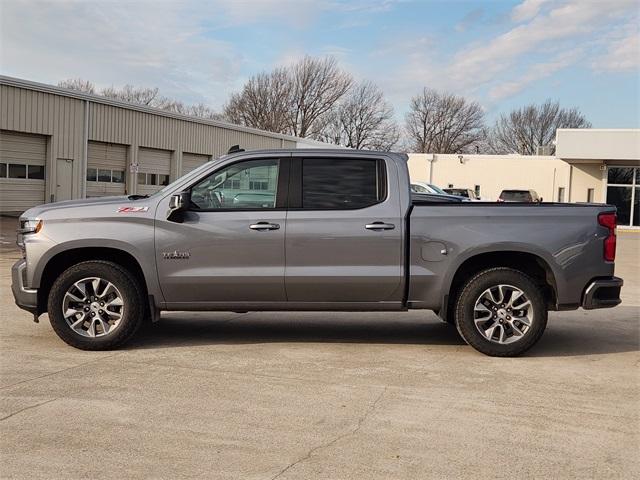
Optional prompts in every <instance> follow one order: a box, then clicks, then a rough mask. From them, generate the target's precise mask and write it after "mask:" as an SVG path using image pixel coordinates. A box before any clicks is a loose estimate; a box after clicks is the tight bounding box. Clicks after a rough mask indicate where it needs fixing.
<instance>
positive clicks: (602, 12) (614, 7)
mask: <svg viewBox="0 0 640 480" xmlns="http://www.w3.org/2000/svg"><path fill="white" fill-rule="evenodd" d="M636 6H637V3H636V2H635V0H623V1H618V2H614V3H609V2H584V1H581V0H572V1H568V2H566V3H563V4H561V5H558V6H556V7H555V8H553V9H551V10H550V11H549V12H548V13H545V14H540V15H538V16H536V17H535V18H533V19H532V20H531V21H529V22H528V23H524V24H521V25H518V26H516V27H514V28H512V29H511V30H509V31H508V32H506V33H503V34H502V35H499V36H498V37H496V38H494V39H493V40H491V41H489V42H485V43H483V44H478V45H475V46H472V47H471V48H465V49H463V50H461V51H460V52H459V53H458V54H457V55H456V56H455V57H454V59H453V62H452V64H451V65H450V66H449V68H448V73H449V75H450V78H451V79H452V80H453V82H454V84H455V85H458V86H461V87H468V86H469V85H476V86H477V85H480V84H484V83H486V82H490V81H493V80H494V79H496V78H497V77H498V76H499V75H501V74H502V73H503V72H506V71H509V70H510V69H512V68H513V67H514V65H515V64H516V62H517V61H519V60H521V59H522V57H523V56H524V55H526V54H529V53H536V52H540V51H543V52H548V51H549V50H548V49H551V53H556V52H557V51H558V49H560V48H562V47H563V45H562V42H563V41H569V40H571V43H573V42H579V41H581V39H582V40H584V39H585V38H586V39H587V40H588V39H589V37H588V36H589V35H590V34H594V33H596V32H598V30H599V29H600V28H602V27H603V26H607V25H610V24H611V22H612V21H614V20H616V19H619V18H621V17H623V16H624V15H625V14H626V15H628V14H630V13H633V11H634V10H636ZM564 48H567V47H566V46H565V47H564ZM569 48H573V47H572V46H570V47H569ZM554 49H555V52H554V51H553V50H554Z"/></svg>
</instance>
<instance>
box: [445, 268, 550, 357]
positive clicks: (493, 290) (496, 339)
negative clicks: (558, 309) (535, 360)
mask: <svg viewBox="0 0 640 480" xmlns="http://www.w3.org/2000/svg"><path fill="white" fill-rule="evenodd" d="M455 322H456V327H457V328H458V332H459V333H460V335H461V336H462V338H463V339H464V340H465V341H466V342H467V343H468V344H469V345H471V346H472V347H473V348H475V349H476V350H478V351H480V352H482V353H484V354H486V355H491V356H494V357H512V356H516V355H520V354H522V353H524V352H526V351H527V350H529V349H530V348H531V347H532V346H533V345H535V343H536V342H537V341H538V340H539V339H540V337H541V336H542V333H543V332H544V329H545V327H546V325H547V307H546V302H545V301H544V298H543V296H542V293H541V291H540V288H538V287H537V286H536V284H535V282H534V281H533V280H532V279H531V278H530V277H529V276H527V275H526V274H524V273H522V272H520V271H518V270H514V269H511V268H503V267H500V268H491V269H487V270H483V271H481V272H479V273H478V274H476V275H474V276H473V277H472V278H471V279H470V280H469V281H468V282H467V283H466V284H465V285H464V287H463V289H462V291H461V292H460V295H459V296H458V298H457V300H456V306H455Z"/></svg>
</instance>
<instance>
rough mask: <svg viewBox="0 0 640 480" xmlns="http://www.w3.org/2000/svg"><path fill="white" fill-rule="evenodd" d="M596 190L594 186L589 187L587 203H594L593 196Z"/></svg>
mask: <svg viewBox="0 0 640 480" xmlns="http://www.w3.org/2000/svg"><path fill="white" fill-rule="evenodd" d="M594 193H595V190H594V189H593V188H587V203H593V196H594Z"/></svg>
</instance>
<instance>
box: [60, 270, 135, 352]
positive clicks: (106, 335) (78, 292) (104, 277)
mask: <svg viewBox="0 0 640 480" xmlns="http://www.w3.org/2000/svg"><path fill="white" fill-rule="evenodd" d="M47 308H48V312H49V319H50V321H51V326H52V327H53V329H54V331H55V332H56V333H57V334H58V336H59V337H60V338H61V339H62V340H64V341H65V342H66V343H68V344H69V345H71V346H72V347H76V348H80V349H82V350H110V349H114V348H117V347H119V346H120V345H122V344H124V343H125V342H126V341H128V340H129V339H130V338H131V337H132V336H133V335H134V334H135V333H136V331H137V330H138V328H139V327H140V325H141V324H142V321H143V319H144V315H145V312H146V310H145V298H144V294H143V291H142V289H141V287H140V285H139V284H138V282H137V281H136V279H135V278H134V277H133V276H132V275H131V274H130V273H129V272H127V271H126V270H125V269H124V268H122V267H120V266H119V265H117V264H115V263H112V262H106V261H101V260H93V261H87V262H82V263H79V264H77V265H74V266H72V267H69V268H68V269H67V270H65V271H64V272H63V273H62V275H60V276H59V277H58V278H57V279H56V281H55V282H54V283H53V285H52V287H51V291H50V293H49V301H48V305H47Z"/></svg>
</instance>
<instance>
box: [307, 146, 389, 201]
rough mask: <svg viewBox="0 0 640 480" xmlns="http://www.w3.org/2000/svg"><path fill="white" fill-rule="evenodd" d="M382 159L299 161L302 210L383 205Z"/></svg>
mask: <svg viewBox="0 0 640 480" xmlns="http://www.w3.org/2000/svg"><path fill="white" fill-rule="evenodd" d="M385 185H386V180H385V170H384V162H383V161H382V160H375V159H372V160H369V159H346V158H322V159H320V158H318V159H315V158H309V159H303V161H302V208H304V209H306V210H348V209H355V208H364V207H369V206H371V205H375V204H376V203H379V202H382V201H383V200H384V198H385V196H386V192H385Z"/></svg>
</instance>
